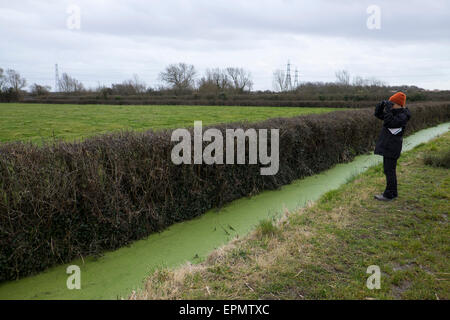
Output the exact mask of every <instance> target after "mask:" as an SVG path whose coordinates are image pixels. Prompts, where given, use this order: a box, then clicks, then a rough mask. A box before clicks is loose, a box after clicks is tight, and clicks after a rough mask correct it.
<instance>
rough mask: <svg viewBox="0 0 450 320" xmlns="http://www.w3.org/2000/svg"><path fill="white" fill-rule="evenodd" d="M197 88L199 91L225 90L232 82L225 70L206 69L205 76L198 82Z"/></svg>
mask: <svg viewBox="0 0 450 320" xmlns="http://www.w3.org/2000/svg"><path fill="white" fill-rule="evenodd" d="M198 88H199V90H200V91H216V92H217V91H227V90H229V89H231V88H232V83H231V81H230V79H229V77H228V74H227V72H226V71H225V70H222V69H219V68H215V69H206V73H205V76H203V77H202V78H201V79H200V80H199V82H198Z"/></svg>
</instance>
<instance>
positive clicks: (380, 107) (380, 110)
mask: <svg viewBox="0 0 450 320" xmlns="http://www.w3.org/2000/svg"><path fill="white" fill-rule="evenodd" d="M385 105H386V101H381V102H380V103H379V104H377V105H376V107H375V117H377V118H378V119H380V120H384V107H385Z"/></svg>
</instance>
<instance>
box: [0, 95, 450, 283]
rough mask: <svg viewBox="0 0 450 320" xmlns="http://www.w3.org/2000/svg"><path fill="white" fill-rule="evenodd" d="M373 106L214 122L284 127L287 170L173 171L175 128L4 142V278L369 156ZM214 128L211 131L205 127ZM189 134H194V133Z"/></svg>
mask: <svg viewBox="0 0 450 320" xmlns="http://www.w3.org/2000/svg"><path fill="white" fill-rule="evenodd" d="M411 112H412V119H411V121H410V123H409V124H408V127H407V133H412V132H414V131H417V130H420V129H423V128H426V127H429V126H433V125H436V124H438V123H442V122H445V121H449V119H450V104H440V105H438V104H433V105H429V106H426V107H425V106H414V107H412V108H411ZM380 126H381V121H378V120H377V119H376V118H375V117H374V116H373V110H372V109H370V110H369V109H358V110H356V109H355V110H349V111H338V112H332V113H328V114H321V115H308V116H301V117H295V118H287V119H281V118H280V119H270V120H267V121H263V122H259V123H233V124H222V125H218V126H214V127H215V128H217V129H220V130H221V131H222V132H225V129H227V128H243V129H247V128H255V129H272V128H274V129H279V130H280V167H279V171H278V173H277V174H276V175H274V176H262V175H260V165H194V164H192V165H174V164H173V163H172V161H171V150H172V147H173V146H174V144H175V142H171V139H170V137H171V131H169V130H166V131H157V132H154V131H147V132H121V133H115V134H106V135H100V136H96V137H93V138H89V139H86V140H84V141H82V142H74V143H67V142H54V143H51V144H45V145H43V146H36V145H33V144H31V143H23V142H15V143H5V144H2V145H0V280H1V281H4V280H11V279H17V278H19V277H22V276H26V275H29V274H32V273H35V272H39V271H42V270H44V269H45V268H47V267H50V266H52V265H55V264H59V263H65V262H69V261H71V260H72V259H74V258H77V257H80V256H87V255H98V254H101V253H102V252H103V251H105V250H111V249H116V248H119V247H121V246H124V245H127V244H129V243H130V242H132V241H134V240H137V239H141V238H143V237H146V236H147V235H149V234H151V233H153V232H157V231H160V230H162V229H163V228H165V227H167V226H169V225H171V224H173V223H175V222H179V221H183V220H187V219H191V218H193V217H195V216H198V215H201V214H203V213H204V212H206V211H207V210H209V209H211V208H215V207H220V206H222V205H223V204H226V203H228V202H230V201H232V200H234V199H238V198H241V197H245V196H250V195H253V194H255V193H258V192H261V191H263V190H270V189H277V188H279V187H280V186H282V185H285V184H288V183H290V182H292V181H293V180H295V179H298V178H302V177H305V176H308V175H312V174H315V173H318V172H320V171H322V170H325V169H327V168H330V167H332V166H333V165H335V164H336V163H340V162H346V161H350V160H351V159H352V158H353V157H354V156H355V155H358V154H362V153H365V152H368V151H371V150H372V148H373V147H374V142H375V141H376V138H377V135H378V132H379V129H380ZM206 129H207V128H204V130H206ZM190 130H192V129H190Z"/></svg>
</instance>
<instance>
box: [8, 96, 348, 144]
mask: <svg viewBox="0 0 450 320" xmlns="http://www.w3.org/2000/svg"><path fill="white" fill-rule="evenodd" d="M335 110H338V109H334V108H289V107H225V106H130V105H127V106H109V105H68V104H60V105H58V104H24V103H0V142H5V141H16V140H31V141H33V142H37V143H39V142H42V139H44V140H45V139H49V138H52V137H56V138H58V139H64V140H69V141H70V140H76V139H82V138H86V137H89V136H92V135H95V134H101V133H106V132H111V131H118V130H123V129H127V130H128V129H129V130H144V129H150V128H153V129H162V128H179V127H192V126H193V125H194V121H195V120H202V121H203V124H204V125H208V124H216V123H224V122H233V121H244V120H247V121H260V120H265V119H269V118H276V117H293V116H298V115H304V114H310V113H325V112H330V111H335ZM339 110H343V109H339Z"/></svg>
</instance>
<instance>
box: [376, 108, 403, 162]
mask: <svg viewBox="0 0 450 320" xmlns="http://www.w3.org/2000/svg"><path fill="white" fill-rule="evenodd" d="M393 105H394V104H393V103H392V102H390V101H382V102H380V103H379V104H378V105H377V106H376V107H375V117H377V118H378V119H381V120H383V128H382V129H381V133H380V136H379V138H378V141H377V144H376V147H375V154H378V155H380V156H384V157H387V158H393V159H398V158H399V157H400V153H401V152H402V144H403V134H404V133H405V127H406V123H407V122H408V121H409V119H410V118H411V113H410V112H409V110H408V108H400V109H392V106H393ZM389 128H391V129H393V128H402V130H401V131H400V132H399V133H397V134H393V133H391V131H389Z"/></svg>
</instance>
